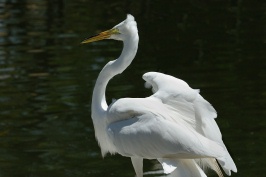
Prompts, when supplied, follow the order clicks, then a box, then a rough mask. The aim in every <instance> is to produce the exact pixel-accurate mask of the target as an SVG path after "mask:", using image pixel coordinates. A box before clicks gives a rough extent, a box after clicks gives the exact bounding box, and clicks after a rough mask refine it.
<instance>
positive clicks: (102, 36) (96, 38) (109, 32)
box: [81, 28, 119, 44]
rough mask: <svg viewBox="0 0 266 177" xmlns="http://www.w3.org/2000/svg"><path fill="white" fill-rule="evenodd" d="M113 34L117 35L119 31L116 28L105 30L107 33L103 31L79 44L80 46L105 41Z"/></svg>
mask: <svg viewBox="0 0 266 177" xmlns="http://www.w3.org/2000/svg"><path fill="white" fill-rule="evenodd" d="M113 34H119V30H118V29H116V28H113V29H110V30H107V31H103V32H101V33H99V34H97V35H95V36H92V37H90V38H88V39H85V40H84V41H82V42H81V44H86V43H91V42H95V41H100V40H103V39H107V38H109V37H110V36H111V35H113Z"/></svg>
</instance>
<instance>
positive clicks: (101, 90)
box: [91, 34, 139, 114]
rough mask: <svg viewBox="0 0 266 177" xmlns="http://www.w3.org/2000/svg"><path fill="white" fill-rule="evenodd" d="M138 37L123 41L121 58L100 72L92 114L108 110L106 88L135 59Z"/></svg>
mask: <svg viewBox="0 0 266 177" xmlns="http://www.w3.org/2000/svg"><path fill="white" fill-rule="evenodd" d="M138 42H139V37H138V35H137V34H136V35H131V36H129V37H128V38H127V39H126V40H124V41H123V43H124V47H123V51H122V53H121V55H120V57H119V58H118V59H116V60H114V61H110V62H108V63H107V64H106V65H105V66H104V68H103V69H102V71H101V72H100V74H99V76H98V78H97V81H96V84H95V87H94V90H93V96H92V108H91V109H92V114H101V113H103V112H105V111H106V110H107V108H108V105H107V103H106V98H105V91H106V86H107V84H108V82H109V80H110V79H112V78H113V77H114V76H115V75H117V74H120V73H122V72H123V71H124V70H125V69H126V68H127V67H128V66H129V65H130V63H131V62H132V60H133V59H134V57H135V55H136V53H137V49H138Z"/></svg>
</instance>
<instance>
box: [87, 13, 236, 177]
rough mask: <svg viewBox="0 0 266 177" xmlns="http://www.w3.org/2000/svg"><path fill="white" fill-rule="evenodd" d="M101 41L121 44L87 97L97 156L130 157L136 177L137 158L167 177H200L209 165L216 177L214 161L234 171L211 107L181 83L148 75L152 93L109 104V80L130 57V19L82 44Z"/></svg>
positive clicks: (133, 47)
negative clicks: (98, 150) (153, 162)
mask: <svg viewBox="0 0 266 177" xmlns="http://www.w3.org/2000/svg"><path fill="white" fill-rule="evenodd" d="M102 39H115V40H122V41H123V43H124V48H123V51H122V54H121V55H120V57H119V58H118V59H117V60H115V61H110V62H109V63H107V64H106V66H105V67H104V68H103V70H102V71H101V73H100V74H99V77H98V79H97V81H96V84H95V87H94V91H93V98H92V119H93V124H94V128H95V136H96V138H97V140H98V142H99V145H100V147H101V151H102V155H103V156H104V155H105V154H106V153H108V152H109V153H111V154H113V153H119V154H121V155H123V156H127V157H131V160H132V163H133V166H134V169H135V172H136V174H137V176H138V177H141V176H142V175H143V171H142V168H143V162H142V161H143V159H158V161H159V162H160V163H161V164H162V167H163V169H164V172H165V173H167V174H169V175H170V176H181V177H197V176H198V177H204V176H206V174H205V173H204V171H203V170H202V169H201V167H206V166H207V167H210V168H211V169H213V170H214V171H216V172H217V174H218V175H219V176H222V172H221V171H220V168H219V166H218V164H217V162H216V160H215V159H217V160H218V162H219V164H220V166H221V167H222V168H223V170H224V171H225V173H226V174H227V175H231V170H232V171H234V172H237V169H236V166H235V164H234V161H233V160H232V158H231V156H230V155H229V153H228V151H227V149H226V147H225V145H224V143H223V141H222V135H221V132H220V130H219V127H218V126H217V124H216V122H215V118H216V117H217V114H216V111H215V109H214V108H213V107H212V105H211V104H210V103H209V102H208V101H206V100H205V99H204V98H203V97H202V96H201V95H200V94H199V90H195V89H192V88H190V87H189V85H188V84H187V83H186V82H184V81H183V80H180V79H177V78H175V77H172V76H170V75H166V74H162V73H157V72H148V73H146V74H144V75H143V79H144V80H145V81H146V84H145V86H146V87H151V88H152V90H153V95H151V96H150V97H147V98H122V99H119V100H117V101H115V102H113V103H112V104H111V105H109V106H108V105H107V103H106V100H105V89H106V86H107V84H108V82H109V80H110V79H111V78H112V77H114V76H115V75H117V74H120V73H122V72H123V71H124V70H125V69H126V68H127V67H128V66H129V65H130V63H131V61H132V60H133V59H134V57H135V55H136V52H137V48H138V41H139V37H138V30H137V24H136V22H135V20H134V17H133V16H131V15H128V16H127V19H126V20H125V21H123V22H121V23H120V24H118V25H116V26H115V27H114V28H112V29H111V30H108V31H105V32H102V33H100V34H99V35H97V36H94V37H92V38H89V39H87V40H85V41H83V43H89V42H94V41H97V40H102Z"/></svg>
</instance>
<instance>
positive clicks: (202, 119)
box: [143, 72, 237, 175]
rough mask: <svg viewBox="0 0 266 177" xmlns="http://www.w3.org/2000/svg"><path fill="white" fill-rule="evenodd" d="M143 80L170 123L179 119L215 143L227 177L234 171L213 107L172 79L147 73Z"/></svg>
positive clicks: (179, 81) (158, 74)
mask: <svg viewBox="0 0 266 177" xmlns="http://www.w3.org/2000/svg"><path fill="white" fill-rule="evenodd" d="M143 79H144V80H145V81H146V82H147V83H148V84H146V85H150V86H152V88H153V93H154V94H153V95H152V97H156V98H158V99H160V100H161V101H162V102H163V103H164V104H165V105H166V106H167V107H168V109H169V110H171V114H172V115H173V116H174V117H175V120H174V121H180V120H177V119H176V117H178V119H182V120H183V121H184V123H185V124H186V126H187V127H188V128H190V129H194V130H196V131H197V132H198V133H200V134H201V135H203V136H205V137H206V138H208V139H210V140H213V141H215V142H217V143H219V144H220V145H221V146H223V147H224V149H225V150H226V154H225V158H224V159H223V160H222V159H218V162H219V163H220V165H221V166H222V167H223V169H224V171H225V172H226V174H228V175H231V170H232V171H234V172H237V169H236V165H235V163H234V161H233V159H232V158H231V156H230V154H229V153H228V151H227V149H226V147H225V145H224V143H223V141H222V135H221V132H220V129H219V127H218V125H217V123H216V122H215V120H214V119H215V118H216V117H217V113H216V111H215V109H214V108H213V106H212V105H211V104H210V103H209V102H208V101H207V100H205V99H204V98H203V97H202V96H201V95H200V94H199V90H195V89H192V88H190V87H189V85H188V84H187V83H186V82H184V81H183V80H180V79H177V78H175V77H172V76H169V75H166V74H162V73H157V72H149V73H145V74H144V75H143Z"/></svg>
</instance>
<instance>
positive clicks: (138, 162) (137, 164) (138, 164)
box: [131, 157, 143, 177]
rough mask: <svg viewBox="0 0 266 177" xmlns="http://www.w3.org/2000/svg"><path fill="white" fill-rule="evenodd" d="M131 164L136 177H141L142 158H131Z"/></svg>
mask: <svg viewBox="0 0 266 177" xmlns="http://www.w3.org/2000/svg"><path fill="white" fill-rule="evenodd" d="M131 162H132V164H133V167H134V169H135V172H136V175H137V177H143V158H140V157H131Z"/></svg>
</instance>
